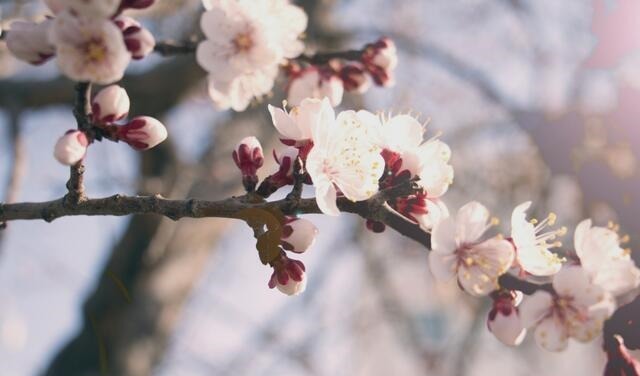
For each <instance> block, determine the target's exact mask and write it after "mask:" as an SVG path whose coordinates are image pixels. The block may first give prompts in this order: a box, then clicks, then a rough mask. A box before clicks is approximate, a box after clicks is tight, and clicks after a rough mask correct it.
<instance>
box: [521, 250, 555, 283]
mask: <svg viewBox="0 0 640 376" xmlns="http://www.w3.org/2000/svg"><path fill="white" fill-rule="evenodd" d="M518 263H519V264H520V267H522V269H524V270H525V271H526V272H527V273H529V274H532V275H534V276H539V277H546V276H552V275H554V274H556V273H558V272H559V271H560V269H561V268H562V259H560V258H559V257H558V255H556V254H555V253H553V252H551V251H549V250H548V249H546V248H544V247H540V246H537V245H535V244H533V245H528V246H524V247H522V246H521V247H518Z"/></svg>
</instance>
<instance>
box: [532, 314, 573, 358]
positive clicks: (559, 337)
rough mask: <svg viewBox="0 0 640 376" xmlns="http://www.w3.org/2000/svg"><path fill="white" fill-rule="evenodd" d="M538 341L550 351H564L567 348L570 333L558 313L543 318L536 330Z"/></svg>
mask: <svg viewBox="0 0 640 376" xmlns="http://www.w3.org/2000/svg"><path fill="white" fill-rule="evenodd" d="M535 338H536V343H537V344H538V345H540V346H541V347H542V348H544V349H545V350H548V351H554V352H555V351H562V350H565V349H566V348H567V345H568V339H569V333H568V332H567V328H566V327H565V326H564V325H562V321H561V320H560V318H559V317H557V315H552V316H549V317H547V318H545V319H543V320H542V321H541V322H540V323H539V324H538V326H537V327H536V330H535Z"/></svg>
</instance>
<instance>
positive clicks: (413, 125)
mask: <svg viewBox="0 0 640 376" xmlns="http://www.w3.org/2000/svg"><path fill="white" fill-rule="evenodd" d="M423 132H424V131H423V128H422V124H420V123H419V122H418V121H417V120H416V119H415V118H413V117H412V116H409V115H398V116H394V117H392V118H391V119H389V121H387V122H385V124H384V125H383V126H382V135H383V137H384V139H383V140H382V141H383V145H381V147H385V148H387V149H390V150H392V151H396V152H402V151H404V150H410V149H414V148H417V147H418V146H419V145H420V143H422V138H423Z"/></svg>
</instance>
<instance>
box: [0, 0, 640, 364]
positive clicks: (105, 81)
mask: <svg viewBox="0 0 640 376" xmlns="http://www.w3.org/2000/svg"><path fill="white" fill-rule="evenodd" d="M45 3H46V4H47V6H48V7H49V9H50V11H51V17H48V18H46V19H44V20H42V21H41V22H25V21H17V22H14V23H13V24H12V25H11V27H10V30H9V31H8V34H7V36H6V44H7V47H8V48H9V50H10V51H11V53H12V54H13V55H14V56H15V57H17V58H18V59H21V60H24V61H26V62H28V63H31V64H34V65H41V64H44V63H46V62H47V61H49V60H52V59H55V61H56V63H57V65H58V67H59V69H60V72H61V73H62V74H63V75H65V76H66V77H68V78H69V79H71V80H73V81H75V82H77V85H76V103H75V105H74V114H75V117H76V125H75V127H74V128H73V129H69V130H68V131H67V132H66V133H65V134H64V135H62V136H61V137H60V139H59V140H58V141H57V143H56V144H55V148H54V152H53V156H54V157H55V158H56V159H57V160H58V161H59V162H60V163H61V164H63V165H66V166H70V179H69V183H68V184H67V188H68V191H69V192H68V194H67V195H66V196H65V197H62V198H59V199H56V200H52V201H48V202H39V203H9V204H0V222H7V221H14V220H34V219H42V220H45V221H49V222H50V221H53V220H55V219H57V218H60V217H64V216H77V215H113V216H122V215H131V214H156V215H163V216H166V217H169V218H171V219H174V220H178V219H180V218H184V217H191V218H203V217H218V218H234V219H238V220H242V221H244V222H246V223H247V224H248V225H249V226H250V227H251V228H252V229H253V232H254V236H255V238H256V248H257V250H258V256H259V260H260V261H261V262H262V263H263V264H264V265H268V266H269V267H270V268H271V270H272V275H271V277H270V278H269V280H268V281H267V282H266V285H267V286H268V287H269V288H271V289H276V288H277V289H278V290H279V291H281V292H282V293H284V294H286V295H296V294H300V293H302V292H303V291H304V290H305V286H306V280H307V276H306V274H307V272H310V271H308V270H307V268H306V267H305V265H304V263H303V262H302V261H301V260H298V259H294V258H293V257H300V256H299V255H302V254H304V253H305V252H307V251H309V249H311V248H312V247H313V245H314V243H315V240H316V237H317V236H321V234H319V232H318V229H317V228H316V226H315V225H314V224H313V223H312V222H311V221H309V220H308V219H306V218H303V217H302V216H303V215H304V214H310V213H322V214H325V215H328V216H338V215H341V213H342V212H349V213H354V214H357V215H359V216H360V217H362V218H363V220H364V226H366V228H367V229H369V230H370V231H372V232H374V233H382V232H384V231H385V230H386V229H387V228H390V229H393V230H395V231H397V232H399V233H400V234H402V235H405V236H407V237H409V238H411V239H413V240H416V241H417V242H419V243H420V244H421V245H423V246H424V247H425V250H428V251H430V253H428V256H426V254H425V259H428V263H429V267H430V269H431V272H432V274H433V276H434V278H435V279H436V281H438V282H440V283H448V282H450V281H455V283H457V284H458V286H459V287H460V289H461V290H462V291H464V292H465V293H468V294H470V295H471V296H474V297H478V298H486V297H488V298H489V299H491V300H492V302H493V305H492V309H491V311H490V312H489V313H488V317H487V326H488V329H489V330H490V331H491V332H492V333H493V334H494V335H495V337H496V338H497V339H498V340H500V341H501V342H503V343H504V344H506V345H509V346H517V345H519V344H520V343H522V341H523V339H524V338H525V336H526V335H527V333H529V332H532V333H533V336H534V338H535V341H536V342H537V343H538V344H539V345H540V346H541V347H542V348H544V349H546V350H549V351H562V350H564V349H566V348H567V346H568V345H569V340H570V339H572V340H576V341H579V342H590V341H593V340H595V339H596V338H598V337H599V336H601V335H602V339H603V341H602V342H603V349H604V351H605V353H606V354H607V357H608V363H607V366H606V369H605V374H606V375H637V374H638V369H639V368H640V367H639V366H638V364H637V362H636V361H635V360H634V359H633V358H632V357H631V356H630V355H629V353H628V351H627V350H628V349H638V348H640V324H639V323H638V321H637V309H638V308H639V306H640V298H639V297H637V296H634V292H635V291H637V290H636V289H637V288H638V286H640V269H638V267H637V266H636V265H635V263H634V261H633V260H632V258H631V257H630V254H631V251H630V250H628V249H624V248H623V246H622V245H623V244H624V243H625V242H626V241H627V240H628V239H626V237H624V236H623V237H620V236H619V235H618V228H617V227H616V226H615V225H611V226H609V227H600V226H594V225H593V223H592V221H591V220H590V219H585V220H584V221H583V222H581V223H580V224H579V225H578V226H577V228H576V229H575V230H574V231H573V247H572V248H568V249H569V250H568V251H564V252H561V250H562V249H563V248H564V247H563V245H562V243H561V242H560V239H561V237H562V236H564V235H566V234H567V233H568V231H569V230H568V229H567V228H566V227H558V226H557V225H556V222H557V217H556V215H555V214H553V213H551V214H549V215H548V216H547V217H546V218H544V219H543V220H541V221H538V220H536V219H527V211H528V210H529V209H530V208H531V205H532V203H531V202H525V203H523V204H521V205H519V206H517V207H516V208H514V209H513V212H512V216H511V218H510V225H511V231H510V233H509V234H501V233H497V232H495V231H494V230H493V228H494V227H495V225H496V224H497V223H498V222H499V220H498V219H496V218H492V217H491V215H490V212H489V209H488V208H486V207H485V206H484V205H483V204H481V203H479V202H476V201H470V202H469V203H467V204H465V205H463V206H462V207H460V208H458V210H456V211H455V213H453V214H452V212H451V211H450V210H449V208H448V206H447V205H446V204H445V199H446V198H445V197H446V193H447V191H448V189H449V187H450V186H451V184H452V183H453V179H454V169H453V167H452V165H451V163H450V160H451V156H452V150H451V148H450V147H449V146H448V145H447V144H446V143H445V142H444V141H442V140H440V138H439V136H438V135H432V136H430V137H427V138H425V131H426V129H425V126H424V125H423V124H421V123H420V121H418V119H416V118H415V117H413V116H410V115H404V114H399V115H390V114H381V113H372V112H369V111H366V110H359V111H352V110H347V111H336V109H335V107H337V106H338V105H340V104H341V102H342V97H343V94H344V92H345V91H351V92H356V93H363V92H365V91H366V90H367V89H368V88H369V87H370V86H371V85H372V84H373V85H377V86H381V87H388V86H390V85H393V84H394V82H395V80H394V70H395V68H396V66H397V64H398V57H397V51H396V47H395V44H394V43H393V41H392V40H390V39H388V38H381V39H379V40H378V41H375V42H373V43H370V44H367V45H365V46H364V47H363V48H361V49H356V50H349V51H337V52H329V53H316V54H305V49H306V47H305V43H304V41H303V40H302V39H301V35H302V34H303V33H304V31H305V29H306V27H307V22H308V20H307V15H306V14H305V13H304V11H303V10H302V9H301V8H300V7H297V6H295V5H293V4H291V3H290V2H289V1H288V0H210V1H204V2H203V4H204V6H205V8H206V10H205V11H204V12H203V14H202V16H201V19H200V28H201V30H202V33H203V34H204V37H205V38H204V39H203V40H202V41H199V42H189V43H184V44H173V43H156V41H155V38H154V36H153V34H152V33H151V32H150V31H149V30H148V29H146V28H145V27H144V26H143V25H142V24H141V23H140V22H139V21H137V20H135V19H133V18H131V17H128V16H126V15H123V13H122V12H123V11H125V10H127V9H145V8H148V7H150V6H152V5H153V3H154V1H153V0H45ZM153 51H156V52H158V53H160V54H161V55H165V56H169V55H173V54H182V53H187V54H189V53H195V56H194V57H195V59H196V61H197V62H198V64H199V65H200V66H201V67H202V69H204V70H205V71H206V72H207V73H208V78H207V81H208V93H209V96H210V98H211V100H212V102H213V104H214V105H215V106H216V107H217V108H219V109H233V110H235V111H244V110H245V109H247V108H248V107H249V106H250V105H251V104H252V103H255V101H256V100H257V99H262V98H264V97H265V96H267V95H268V94H270V93H271V92H272V91H273V89H274V86H275V85H276V79H277V77H278V75H279V74H280V73H283V74H284V75H285V76H286V77H287V83H286V87H285V88H284V89H286V92H287V101H286V102H285V104H284V105H283V106H282V107H280V106H272V105H268V106H264V107H263V111H265V113H266V112H267V111H268V113H269V115H270V116H271V121H272V123H273V126H274V127H275V130H276V131H277V132H278V134H279V136H280V137H279V138H280V141H281V144H282V145H280V146H279V147H276V148H275V149H274V150H273V157H274V159H275V162H276V164H277V168H276V169H275V170H274V171H270V172H269V174H268V175H267V176H266V177H265V178H264V179H260V178H259V176H258V172H259V171H260V170H261V169H262V168H263V167H264V165H265V163H264V162H265V158H266V157H265V151H264V150H263V147H262V145H261V143H260V140H258V139H257V138H256V137H254V136H252V135H247V137H245V138H243V139H241V140H240V141H239V142H238V143H237V146H236V147H235V149H234V151H233V153H232V155H231V156H230V159H229V162H230V163H231V162H233V163H234V164H235V166H236V167H237V168H238V170H239V178H240V179H241V182H242V185H243V186H244V188H245V191H246V194H244V195H242V196H240V197H231V198H226V199H222V200H219V201H204V200H197V199H184V200H175V199H165V198H163V197H161V196H159V195H156V196H134V197H130V196H124V195H119V194H116V195H113V196H111V197H106V198H89V197H87V196H86V193H85V191H84V183H83V173H84V166H83V160H84V158H85V156H86V154H87V153H88V152H89V150H90V149H91V147H92V146H93V145H94V144H95V143H96V142H99V141H105V140H106V141H112V142H120V141H122V142H124V143H126V144H128V145H129V146H130V147H132V148H133V149H135V150H138V151H145V150H148V149H151V148H153V147H155V146H157V145H158V144H160V143H162V142H163V141H164V140H165V139H166V138H167V137H168V136H169V135H168V132H167V129H166V128H165V126H164V125H163V124H162V123H161V122H160V121H159V120H157V119H154V118H152V117H148V116H138V117H134V118H129V116H128V114H129V110H130V108H131V106H135V103H131V100H130V98H129V96H128V94H127V91H126V88H124V87H121V86H119V85H118V81H120V80H121V79H122V78H123V76H124V74H125V70H126V69H127V66H128V65H129V63H130V61H131V60H132V59H143V58H145V57H146V56H148V55H149V54H150V53H152V52H153ZM96 85H102V87H100V88H99V89H98V90H96V92H95V93H94V92H93V88H94V86H96ZM304 185H308V186H310V187H313V189H314V190H315V195H314V197H313V198H302V197H301V193H302V190H303V187H304ZM281 189H283V190H287V193H288V194H287V196H286V198H284V199H281V200H277V201H269V198H270V196H271V195H272V194H274V193H275V192H277V191H279V190H281ZM425 262H426V261H425ZM623 298H624V299H623ZM629 301H631V303H629V304H627V305H624V304H623V302H629ZM634 312H635V314H636V316H634ZM634 372H635V373H634Z"/></svg>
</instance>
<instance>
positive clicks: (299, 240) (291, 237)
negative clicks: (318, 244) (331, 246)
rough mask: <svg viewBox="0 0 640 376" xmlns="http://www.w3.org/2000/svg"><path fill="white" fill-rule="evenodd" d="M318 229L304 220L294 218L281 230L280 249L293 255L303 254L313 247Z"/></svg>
mask: <svg viewBox="0 0 640 376" xmlns="http://www.w3.org/2000/svg"><path fill="white" fill-rule="evenodd" d="M316 235H318V228H317V227H316V226H315V225H314V224H313V223H311V221H308V220H306V219H302V218H294V219H292V220H291V221H290V222H289V223H287V224H286V225H285V226H284V227H283V229H282V240H281V244H282V248H284V249H286V250H287V251H291V252H295V253H303V252H305V251H306V250H307V249H309V248H311V247H312V246H313V243H314V242H315V241H316Z"/></svg>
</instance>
